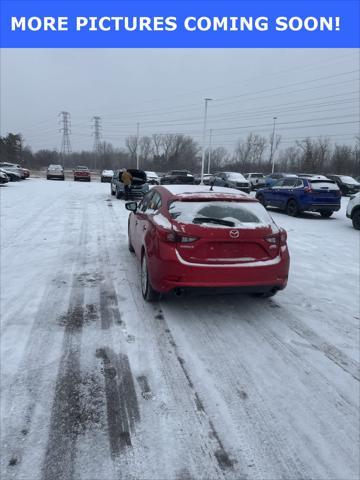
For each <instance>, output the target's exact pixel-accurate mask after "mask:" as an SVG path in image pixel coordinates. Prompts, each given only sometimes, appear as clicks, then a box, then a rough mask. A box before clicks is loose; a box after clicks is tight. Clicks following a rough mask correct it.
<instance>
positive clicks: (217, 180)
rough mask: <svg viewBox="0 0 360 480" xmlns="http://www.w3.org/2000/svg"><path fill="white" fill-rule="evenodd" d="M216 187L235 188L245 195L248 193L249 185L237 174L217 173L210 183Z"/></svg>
mask: <svg viewBox="0 0 360 480" xmlns="http://www.w3.org/2000/svg"><path fill="white" fill-rule="evenodd" d="M210 183H212V184H213V185H215V186H216V187H227V188H236V190H241V191H242V192H245V193H250V191H251V184H250V182H248V181H247V180H246V178H245V177H244V176H243V175H242V174H241V173H238V172H217V173H214V181H210Z"/></svg>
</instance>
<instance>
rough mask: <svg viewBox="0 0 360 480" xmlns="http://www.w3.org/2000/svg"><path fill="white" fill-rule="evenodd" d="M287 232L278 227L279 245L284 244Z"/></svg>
mask: <svg viewBox="0 0 360 480" xmlns="http://www.w3.org/2000/svg"><path fill="white" fill-rule="evenodd" d="M286 240H287V232H286V230H284V229H283V228H281V229H280V245H281V246H283V245H286Z"/></svg>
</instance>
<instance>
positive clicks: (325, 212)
mask: <svg viewBox="0 0 360 480" xmlns="http://www.w3.org/2000/svg"><path fill="white" fill-rule="evenodd" d="M333 213H334V212H333V211H332V210H323V211H321V212H320V215H321V216H322V217H324V218H330V217H331V215H332V214H333Z"/></svg>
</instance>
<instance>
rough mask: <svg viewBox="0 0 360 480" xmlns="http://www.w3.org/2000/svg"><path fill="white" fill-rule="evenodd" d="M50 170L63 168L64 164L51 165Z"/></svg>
mask: <svg viewBox="0 0 360 480" xmlns="http://www.w3.org/2000/svg"><path fill="white" fill-rule="evenodd" d="M48 168H49V170H59V169H60V170H61V169H62V166H61V165H49V167H48Z"/></svg>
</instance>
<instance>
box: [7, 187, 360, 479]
mask: <svg viewBox="0 0 360 480" xmlns="http://www.w3.org/2000/svg"><path fill="white" fill-rule="evenodd" d="M0 196H1V218H0V220H1V247H2V249H1V250H2V253H1V255H2V256H1V297H2V298H1V322H2V323H1V328H2V331H1V333H2V336H1V395H2V397H1V417H2V429H1V442H2V459H1V462H2V463H1V474H2V475H1V478H4V479H5V478H15V479H24V480H25V479H26V480H32V479H34V480H35V479H36V480H38V479H40V480H49V479H61V480H62V479H64V480H76V479H82V480H90V479H91V480H94V479H99V480H100V479H101V480H112V479H118V478H124V479H140V480H145V479H146V480H150V479H154V480H155V479H156V480H158V479H164V480H165V479H166V480H168V479H171V480H172V479H174V480H180V479H182V480H184V479H210V478H211V479H215V478H225V479H248V480H252V479H256V480H263V479H269V480H270V479H271V480H275V479H276V480H277V479H294V480H295V479H296V480H297V479H300V478H301V479H309V480H310V479H311V480H327V479H329V480H334V479H344V480H345V479H346V480H352V479H353V480H355V479H358V473H359V449H358V439H359V408H358V407H359V301H358V291H359V234H358V232H356V231H355V230H354V229H353V228H352V226H351V222H350V221H349V220H348V219H347V218H346V217H345V207H346V202H347V199H343V207H342V209H341V211H339V212H337V213H335V214H334V216H333V217H332V218H330V219H323V218H320V217H319V216H317V215H316V214H308V215H303V216H302V217H300V218H292V217H288V216H286V215H285V214H282V213H280V212H277V211H275V210H273V211H271V214H272V215H273V217H274V218H275V220H276V222H277V223H278V224H279V225H280V226H283V227H284V228H286V229H287V231H288V241H289V249H290V254H291V268H290V278H289V285H288V287H287V289H286V290H284V291H283V292H280V293H279V294H278V295H277V296H276V297H274V298H273V299H267V300H266V299H254V298H252V297H249V296H245V295H231V296H229V295H226V296H225V295H221V296H191V297H186V296H184V297H180V298H178V297H172V296H169V297H167V298H165V299H164V300H162V301H160V302H159V303H157V304H154V305H150V304H146V303H144V301H143V300H142V297H141V293H140V286H139V265H138V262H137V260H136V258H134V256H132V255H131V254H130V253H129V252H128V249H127V216H128V215H127V214H128V212H127V211H126V210H125V209H124V202H123V201H120V200H116V199H115V198H114V197H111V196H110V187H109V185H108V184H101V183H90V184H85V183H74V182H69V181H65V182H46V181H44V180H38V179H31V180H29V181H26V182H22V183H19V184H18V183H16V184H8V185H7V186H6V187H1V188H0Z"/></svg>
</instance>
